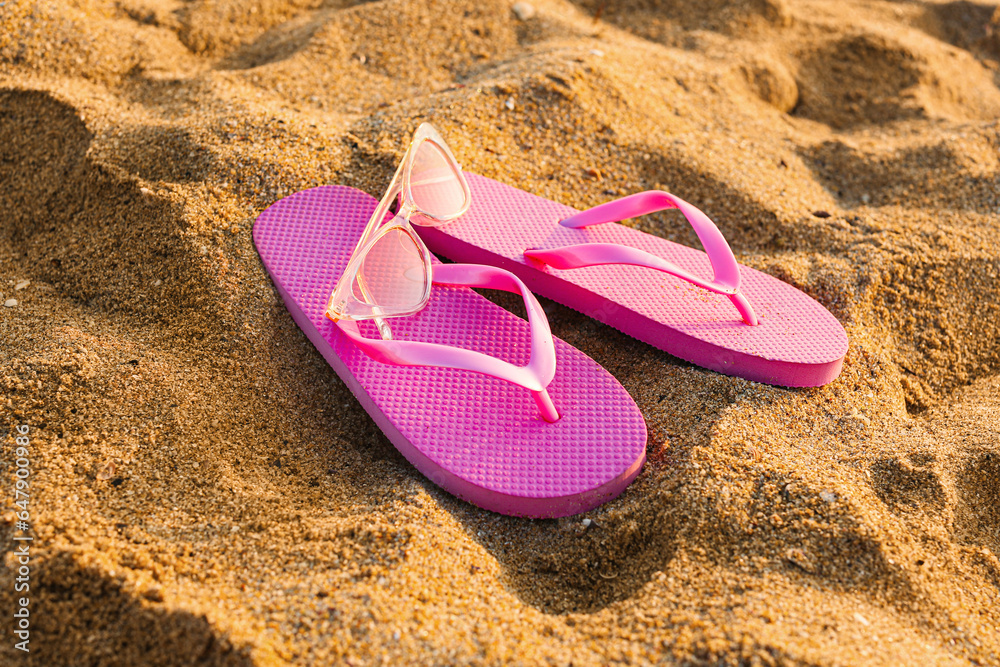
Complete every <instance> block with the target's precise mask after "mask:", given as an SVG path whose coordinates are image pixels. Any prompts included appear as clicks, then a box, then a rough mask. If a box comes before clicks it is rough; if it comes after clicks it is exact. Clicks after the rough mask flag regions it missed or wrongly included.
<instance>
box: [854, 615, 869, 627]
mask: <svg viewBox="0 0 1000 667" xmlns="http://www.w3.org/2000/svg"><path fill="white" fill-rule="evenodd" d="M854 620H855V621H857V622H858V623H860V624H861V625H863V626H865V627H868V626H869V625H871V622H869V620H868V619H867V618H865V617H864V616H862V615H861V614H859V613H858V612H854Z"/></svg>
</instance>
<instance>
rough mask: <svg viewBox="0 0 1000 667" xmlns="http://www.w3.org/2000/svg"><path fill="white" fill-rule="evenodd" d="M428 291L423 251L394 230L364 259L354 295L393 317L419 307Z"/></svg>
mask: <svg viewBox="0 0 1000 667" xmlns="http://www.w3.org/2000/svg"><path fill="white" fill-rule="evenodd" d="M426 288H427V282H426V276H425V274H424V260H423V258H422V257H421V254H420V249H419V248H418V247H417V244H416V243H415V242H414V240H413V239H412V238H411V237H410V235H409V234H407V233H406V232H404V231H403V230H401V229H391V230H389V231H388V232H386V233H385V234H384V235H383V236H382V237H381V238H379V240H378V241H376V242H375V244H374V245H373V246H372V247H371V248H370V249H369V250H368V253H367V254H366V255H365V258H364V261H363V262H362V264H361V270H360V271H359V272H358V279H357V280H356V282H355V285H354V293H355V297H357V298H358V299H359V300H361V301H364V302H366V303H368V304H371V305H373V306H378V307H380V308H383V309H385V311H386V312H389V313H391V312H398V311H405V310H408V309H411V308H415V307H417V306H418V305H420V301H421V300H422V299H423V298H424V296H425V294H426Z"/></svg>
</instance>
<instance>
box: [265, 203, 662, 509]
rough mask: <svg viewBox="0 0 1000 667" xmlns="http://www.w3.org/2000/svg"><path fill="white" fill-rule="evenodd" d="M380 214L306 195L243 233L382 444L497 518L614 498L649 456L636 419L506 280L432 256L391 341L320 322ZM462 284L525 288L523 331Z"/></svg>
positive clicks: (605, 376) (619, 393)
mask: <svg viewBox="0 0 1000 667" xmlns="http://www.w3.org/2000/svg"><path fill="white" fill-rule="evenodd" d="M378 205H380V204H379V202H378V201H377V200H375V199H374V198H373V197H371V196H370V195H368V194H366V193H363V192H360V191H358V190H354V189H352V188H347V187H342V186H323V187H318V188H313V189H310V190H305V191H303V192H299V193H296V194H294V195H292V196H290V197H287V198H285V199H282V200H280V201H278V202H276V203H275V204H273V205H272V206H271V207H269V208H268V209H267V210H266V211H264V212H263V213H261V215H260V217H258V218H257V222H256V224H255V225H254V228H253V236H254V241H255V243H256V245H257V250H258V252H259V253H260V256H261V259H262V260H263V262H264V265H265V266H266V267H267V269H268V271H269V272H270V274H271V277H272V278H273V280H274V284H275V285H276V287H277V288H278V291H279V293H280V294H281V296H282V298H283V299H284V301H285V304H286V305H287V307H288V310H289V311H290V312H291V314H292V317H293V318H294V319H295V321H296V322H297V323H298V325H299V326H300V327H301V328H302V330H303V331H304V332H305V333H306V335H307V336H308V337H309V339H310V340H311V341H312V342H313V344H314V345H315V346H316V348H317V349H318V350H319V351H320V352H321V353H322V354H323V356H324V357H325V358H326V360H327V361H328V362H329V363H330V365H331V366H332V367H333V368H334V370H335V371H336V372H337V374H338V375H339V376H340V378H341V379H342V380H343V381H344V382H345V383H346V384H347V386H348V387H349V388H350V389H351V391H352V392H353V393H354V395H355V396H356V397H357V399H358V400H359V401H360V402H361V404H362V405H363V406H364V408H365V409H366V410H367V411H368V413H369V414H370V415H371V416H372V418H373V419H374V420H375V423H376V424H378V426H379V428H381V429H382V431H383V432H384V433H385V434H386V436H387V437H388V438H389V440H390V441H391V442H392V443H393V444H394V445H395V446H396V448H397V449H399V451H400V452H401V453H402V454H403V456H405V457H406V458H407V460H409V461H410V463H412V464H413V465H414V466H415V467H416V468H417V469H418V470H419V471H420V472H422V473H423V474H424V475H426V476H427V477H428V478H429V479H431V480H432V481H433V482H434V483H436V484H438V485H439V486H441V487H442V488H444V489H445V490H447V491H449V492H450V493H452V494H454V495H456V496H458V497H459V498H462V499H464V500H467V501H469V502H471V503H474V504H476V505H478V506H480V507H483V508H485V509H489V510H493V511H496V512H501V513H504V514H513V515H520V516H529V517H558V516H566V515H570V514H576V513H578V512H583V511H586V510H588V509H591V508H593V507H596V506H597V505H600V504H601V503H604V502H606V501H608V500H610V499H612V498H614V497H615V496H617V495H618V494H619V493H621V492H622V491H623V490H624V489H625V487H626V486H628V484H629V483H630V482H631V481H632V480H633V479H634V478H635V476H636V475H638V473H639V470H640V469H641V468H642V465H643V462H644V461H645V458H646V455H645V451H646V449H645V446H646V426H645V422H644V421H643V418H642V414H641V413H640V412H639V409H638V408H637V407H636V405H635V402H634V401H633V400H632V398H631V397H630V396H629V394H628V392H626V391H625V389H624V388H623V387H622V386H621V385H620V384H619V383H618V381H617V380H615V378H614V377H613V376H611V375H610V374H609V373H608V372H607V371H605V370H604V369H603V368H601V367H600V366H599V365H598V364H597V363H596V362H595V361H593V360H592V359H590V358H589V357H588V356H586V355H585V354H583V353H582V352H580V351H579V350H577V349H575V348H573V347H571V346H570V345H568V344H567V343H565V342H563V341H561V340H558V339H555V338H553V337H552V335H551V333H549V330H548V323H547V322H546V321H545V316H544V313H543V311H542V310H541V307H540V306H539V305H538V302H537V301H536V300H535V299H534V297H533V296H531V294H530V292H528V291H527V288H526V287H525V286H524V284H523V283H522V282H521V281H520V280H519V279H518V278H516V277H515V276H513V275H511V274H510V273H508V272H506V271H503V270H500V269H496V268H493V267H484V266H471V265H461V264H453V265H442V264H440V263H438V262H437V261H436V260H432V261H431V263H430V268H431V273H432V276H433V282H434V283H435V286H434V287H433V289H432V290H430V295H429V300H428V301H427V305H426V306H425V307H423V308H422V309H421V310H419V312H416V313H414V314H411V315H407V316H403V317H397V318H396V319H393V320H392V331H391V336H390V339H389V340H383V338H385V336H382V338H380V336H379V332H380V331H381V330H380V329H379V326H380V325H378V324H376V323H375V322H373V321H372V320H366V321H350V322H347V321H338V322H336V323H335V322H333V321H331V319H330V318H329V317H327V315H326V314H327V313H328V312H329V310H328V308H329V307H330V306H329V303H328V299H329V298H330V294H331V290H332V289H333V287H334V285H335V283H337V281H338V278H339V277H340V276H342V275H344V274H345V271H348V270H349V269H350V267H349V266H348V263H349V260H351V258H352V251H354V250H355V247H356V244H358V239H359V238H362V234H367V231H366V222H368V220H369V218H371V217H373V212H374V211H375V209H376V206H378ZM391 217H392V215H391V214H390V213H386V214H385V219H386V220H389V218H391ZM373 219H374V218H373ZM400 238H403V237H402V236H401V237H400ZM414 238H416V237H414ZM396 250H397V251H398V248H396ZM428 257H429V254H428ZM456 285H462V286H456ZM468 286H482V287H491V288H499V289H506V290H508V291H514V292H521V294H522V295H523V297H524V300H525V305H526V307H527V309H528V313H529V322H525V321H524V320H522V319H520V318H518V317H516V316H514V315H512V314H510V313H508V312H507V311H506V310H504V309H502V308H500V307H498V306H496V305H494V304H493V303H491V302H490V301H488V300H486V299H485V298H483V297H481V296H480V295H478V294H476V293H475V292H473V291H472V290H471V289H469V287H468ZM484 355H485V356H484ZM490 358H491V359H490ZM501 359H506V360H508V361H507V362H504V361H500V360H501ZM508 362H509V363H508ZM470 369H475V370H470ZM496 376H500V377H503V378H504V379H500V377H496ZM533 399H534V400H533ZM547 406H548V407H547ZM548 408H554V410H555V411H557V412H558V415H555V416H557V417H558V419H557V420H556V421H555V422H549V421H546V418H543V417H548V416H549V415H548V414H547V412H546V410H547V409H548ZM552 418H554V417H552Z"/></svg>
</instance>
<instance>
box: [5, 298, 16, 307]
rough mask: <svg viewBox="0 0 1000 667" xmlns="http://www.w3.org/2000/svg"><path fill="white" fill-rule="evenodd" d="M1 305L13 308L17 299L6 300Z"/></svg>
mask: <svg viewBox="0 0 1000 667" xmlns="http://www.w3.org/2000/svg"><path fill="white" fill-rule="evenodd" d="M3 305H5V306H7V307H8V308H13V307H14V306H16V305H17V299H7V300H6V301H4V302H3Z"/></svg>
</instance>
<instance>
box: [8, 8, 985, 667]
mask: <svg viewBox="0 0 1000 667" xmlns="http://www.w3.org/2000/svg"><path fill="white" fill-rule="evenodd" d="M532 5H533V8H534V9H535V14H534V15H533V16H532V17H530V18H518V16H517V15H516V14H515V12H514V11H513V10H512V3H510V2H507V1H505V0H480V1H478V2H472V1H471V0H455V1H453V2H445V1H444V0H434V1H433V2H408V1H404V0H381V1H378V2H366V3H361V2H349V1H343V2H340V1H325V2H324V1H322V0H266V1H260V2H255V3H242V2H208V1H201V0H199V1H196V2H177V1H175V0H121V1H120V2H105V1H104V0H85V1H82V2H77V3H71V4H70V5H65V4H56V3H50V2H18V3H11V2H8V3H5V4H2V5H0V182H2V183H3V184H4V188H3V189H2V190H0V216H2V222H0V303H3V302H4V301H6V300H7V299H11V298H14V299H16V301H17V305H16V306H10V307H0V340H2V342H0V386H2V387H3V392H2V393H0V406H3V409H2V410H0V442H3V443H4V447H6V448H7V450H6V451H8V452H9V451H12V450H11V449H10V448H11V447H12V445H13V434H14V431H13V429H14V427H15V426H17V425H19V424H25V423H26V424H28V425H29V426H30V427H31V429H32V431H31V442H32V445H31V465H32V478H31V483H32V491H33V495H32V500H31V502H32V517H33V518H32V530H33V535H34V537H35V541H34V542H33V543H32V544H33V550H34V551H33V556H32V558H33V559H34V560H33V565H32V568H33V569H32V575H31V576H32V582H31V585H32V590H31V600H32V602H31V604H32V607H31V613H32V619H33V620H32V623H33V625H32V629H33V634H32V652H31V654H30V655H28V656H22V655H21V654H20V652H16V655H17V656H18V657H17V659H22V660H23V659H26V660H27V664H37V665H55V664H77V663H87V664H120V665H139V664H143V665H172V664H177V665H182V664H183V665H188V664H232V665H251V664H260V665H272V664H273V665H280V664H379V663H380V662H386V663H389V664H439V663H440V664H511V663H523V664H547V663H554V664H570V663H572V664H576V665H589V664H607V663H611V662H632V663H636V664H650V663H664V662H666V663H675V662H676V663H678V664H748V665H772V664H824V665H825V664H887V665H888V664H956V665H973V664H979V665H982V664H994V663H997V662H998V660H1000V657H998V656H1000V615H998V612H997V609H998V608H1000V606H998V604H997V602H998V599H1000V561H998V559H997V555H998V553H1000V532H998V526H1000V514H998V511H997V508H998V507H1000V463H998V462H1000V445H998V443H1000V399H998V396H1000V379H998V378H1000V375H998V373H1000V370H998V369H1000V304H998V301H997V298H996V296H997V292H998V285H1000V259H998V252H997V248H998V247H1000V195H998V192H1000V181H998V178H1000V177H998V174H1000V160H998V157H997V156H998V154H1000V153H998V151H1000V125H998V122H997V118H998V116H1000V89H998V87H997V83H998V75H997V72H998V68H1000V66H998V63H997V58H998V54H1000V48H998V46H997V43H996V39H997V37H996V35H997V34H998V32H997V22H998V19H997V15H996V11H997V10H996V6H995V4H994V5H988V4H981V3H972V2H950V3H937V2H936V3H922V4H919V5H917V4H902V3H881V2H878V3H876V2H867V1H864V2H857V3H850V4H849V5H842V4H840V3H820V2H814V1H811V0H788V1H787V2H775V1H773V0H743V1H737V0H713V1H712V2H710V3H700V4H698V3H682V2H673V1H671V2H651V1H645V0H635V1H634V2H631V1H630V2H624V3H604V2H598V1H597V0H586V1H580V2H569V1H568V0H536V1H535V2H533V3H532ZM522 15H523V12H522ZM421 120H429V121H431V122H433V123H434V124H435V125H437V126H438V127H439V128H440V129H441V130H442V132H443V133H444V135H445V136H446V137H447V138H448V140H449V142H450V144H451V145H452V147H453V149H454V150H455V152H456V154H457V155H458V157H459V159H460V161H461V162H462V164H463V165H464V166H465V168H466V169H468V170H469V171H472V172H476V173H480V174H484V175H487V176H491V177H493V178H497V179H499V180H502V181H505V182H508V183H511V184H514V185H516V186H518V187H521V188H523V189H526V190H529V191H532V192H536V193H538V194H542V195H544V196H547V197H550V198H552V199H555V200H558V201H562V202H565V203H567V204H571V205H574V206H578V207H583V206H587V205H592V204H597V203H600V202H602V201H605V200H607V199H609V198H611V197H615V196H619V195H623V194H627V193H631V192H636V191H639V190H643V189H648V188H655V187H659V188H664V189H667V190H670V191H672V192H675V193H676V194H678V195H680V196H681V197H684V198H685V199H688V200H689V201H692V202H694V203H695V204H697V205H698V206H700V207H701V208H703V209H704V210H705V211H706V212H708V213H709V214H710V215H711V216H712V217H713V218H714V219H715V220H716V221H717V222H718V224H719V226H720V228H721V229H722V230H723V232H724V233H725V234H726V235H727V237H728V238H729V239H730V240H731V242H732V245H733V248H734V250H735V252H736V254H737V255H738V256H739V259H740V260H741V261H742V262H744V263H747V264H749V265H751V266H754V267H756V268H759V269H761V270H764V271H767V272H769V273H771V274H772V275H775V276H777V277H779V278H781V279H783V280H786V281H788V282H790V283H792V284H794V285H796V286H798V287H799V288H800V289H803V290H804V291H806V292H808V293H809V294H812V295H813V296H815V297H816V298H817V299H819V300H820V301H821V302H823V303H824V304H825V305H826V306H827V307H828V308H829V309H830V310H831V311H832V312H833V313H834V314H835V315H836V316H837V317H838V318H840V320H841V321H842V322H843V323H844V324H845V327H846V328H847V330H848V333H849V336H850V339H851V348H850V352H849V354H848V357H847V360H846V364H845V368H844V372H843V375H842V376H841V377H840V378H839V379H838V380H837V381H836V382H834V383H832V384H831V385H829V386H827V387H824V388H819V389H811V390H787V389H781V388H776V387H768V386H764V385H758V384H754V383H750V382H746V381H743V380H738V379H734V378H730V377H726V376H721V375H717V374H713V373H709V372H706V371H703V370H701V369H699V368H696V367H693V366H691V365H689V364H685V363H683V362H679V361H678V360H676V359H674V358H671V357H669V356H668V355H666V354H664V353H661V352H659V351H657V350H654V349H652V348H650V347H648V346H646V345H643V344H640V343H638V342H636V341H634V340H631V339H629V338H627V337H625V336H623V335H621V334H619V333H617V332H616V331H614V330H611V329H609V328H607V327H604V326H602V325H599V324H597V323H595V322H594V321H592V320H589V319H587V318H585V317H583V316H581V315H579V314H577V313H575V312H572V311H570V310H568V309H566V308H562V307H560V306H558V305H555V304H552V303H546V304H545V305H546V309H547V312H548V313H549V317H550V320H551V324H552V328H553V331H554V333H555V334H556V335H558V336H559V337H561V338H563V339H565V340H567V341H568V342H570V343H571V344H573V345H575V346H577V347H579V348H580V349H582V350H583V351H585V352H586V353H588V354H590V355H591V356H592V357H594V358H595V359H596V360H597V361H598V362H600V363H601V364H602V365H604V366H605V367H606V368H607V369H608V370H609V371H610V372H611V373H613V374H614V375H615V376H616V377H617V378H618V379H619V380H620V381H621V382H622V383H623V384H624V385H625V387H626V388H627V389H628V390H629V391H630V392H631V393H632V395H633V396H634V397H635V399H636V401H637V403H638V404H639V406H640V408H641V409H642V411H643V414H644V415H645V417H646V420H647V424H648V426H649V432H650V444H649V451H648V457H649V463H648V464H647V466H646V468H645V470H644V472H643V473H642V475H640V477H639V478H638V479H637V481H636V482H635V483H634V484H633V485H632V486H631V487H630V488H629V489H628V490H627V491H626V493H625V494H624V495H622V496H621V497H620V498H619V499H617V500H615V501H614V502H612V503H609V504H608V505H606V506H604V507H602V508H600V509H599V510H596V511H594V512H592V513H590V514H589V515H588V516H587V517H586V518H589V519H590V520H591V522H590V523H589V524H585V523H584V522H583V521H582V519H583V518H584V517H575V518H571V519H565V520H560V521H526V520H521V519H514V518H510V517H502V516H499V515H495V514H490V513H486V512H483V511H480V510H478V509H476V508H474V507H471V506H469V505H467V504H465V503H462V502H460V501H458V500H456V499H454V498H452V497H450V496H448V495H447V494H444V493H442V492H441V491H439V490H438V489H437V488H436V487H434V486H433V485H432V484H431V483H430V482H428V481H426V480H424V479H423V478H422V477H421V476H420V475H419V473H416V472H415V471H414V469H413V468H412V467H410V466H409V465H408V464H407V463H406V462H405V460H404V459H403V458H402V457H401V456H400V455H399V454H398V453H397V452H396V450H395V449H394V448H393V447H392V446H391V444H390V443H389V442H388V441H387V440H386V439H385V438H384V436H382V434H381V433H380V432H379V430H378V428H377V427H376V426H375V425H374V423H373V422H372V421H371V420H370V419H369V418H368V416H367V415H366V414H365V413H364V411H363V410H362V409H361V408H360V407H359V406H358V404H357V402H356V401H355V400H354V399H353V397H352V396H351V394H350V392H349V391H348V390H347V388H346V387H345V386H344V385H343V384H342V383H341V382H340V381H339V380H338V379H337V377H336V375H335V374H334V373H333V371H332V370H331V369H330V368H329V366H328V365H327V364H326V362H325V361H324V360H323V359H322V357H320V355H318V354H317V353H316V352H315V350H314V349H313V348H312V347H311V345H310V344H309V343H308V341H307V339H306V338H305V336H304V335H302V333H301V332H300V331H299V330H298V328H297V327H296V326H295V324H294V322H292V320H291V318H290V317H289V316H288V314H287V311H286V310H285V308H284V306H283V305H282V304H281V302H280V299H279V298H278V296H277V294H276V292H275V290H274V288H273V286H272V284H271V282H270V280H269V279H268V277H267V274H266V272H265V270H264V269H263V267H262V266H261V264H260V261H259V259H258V257H257V254H256V252H255V250H254V247H253V243H252V240H251V236H250V230H251V227H252V223H253V220H254V219H255V217H256V216H257V214H259V212H260V211H261V210H263V208H264V207H266V206H268V205H269V204H271V203H272V202H274V201H275V200H277V199H279V198H280V197H283V196H286V195H288V194H291V193H292V192H295V191H297V190H300V189H303V188H307V187H312V186H316V185H320V184H324V183H341V184H345V185H350V186H353V187H357V188H360V189H363V190H365V191H368V192H371V193H374V194H379V193H381V191H382V189H383V188H384V187H385V185H386V184H387V182H388V180H389V178H390V177H391V175H392V172H393V170H394V168H395V166H396V163H397V161H398V159H399V156H400V155H401V153H402V151H403V150H404V148H405V138H406V137H407V136H408V134H409V133H410V132H411V131H412V130H413V129H414V128H415V126H416V125H417V123H419V122H420V121H421ZM627 224H631V225H634V226H636V227H639V228H641V229H643V230H645V231H647V232H649V233H653V234H658V235H661V236H663V237H665V238H669V239H673V240H676V241H678V242H682V243H687V244H691V245H697V238H696V237H695V236H694V234H693V233H692V232H691V230H690V229H689V228H688V227H687V226H686V225H685V224H684V223H683V221H682V220H681V219H680V218H679V217H678V216H677V215H675V214H673V213H671V212H665V213H661V214H656V215H651V216H647V217H645V218H643V219H640V220H633V221H628V223H627ZM25 280H27V281H30V282H29V283H28V284H27V285H25V284H24V282H23V281H25ZM18 285H20V288H19V287H18ZM490 297H491V298H494V299H496V301H497V302H498V303H500V304H501V305H503V306H505V307H508V308H510V309H512V310H515V311H517V309H518V308H519V306H518V305H517V301H518V299H517V298H516V297H512V296H510V297H508V296H505V295H500V296H496V295H490ZM7 470H8V476H7V477H5V479H6V480H7V481H6V482H5V483H4V484H5V485H4V489H6V491H5V494H7V495H6V496H5V497H6V499H7V500H6V502H7V505H6V506H5V507H4V508H2V510H0V533H3V536H5V539H6V540H7V541H6V543H7V544H8V545H10V544H13V542H12V541H11V540H10V536H11V535H13V534H14V533H15V523H14V522H15V515H14V514H13V510H14V509H16V508H15V507H14V506H13V505H12V504H11V503H12V502H13V496H12V495H11V493H12V492H11V491H10V489H12V488H13V487H12V486H11V484H10V482H11V478H10V477H9V471H10V468H7ZM10 549H11V547H8V548H7V553H6V556H5V557H6V560H5V568H4V569H3V570H0V607H2V608H4V609H11V608H13V605H14V600H13V599H12V598H13V595H14V593H13V591H14V588H13V577H14V576H15V575H14V572H15V570H14V562H15V561H14V560H13V558H14V557H13V554H11V553H10ZM36 640H37V649H36ZM0 654H2V655H3V656H4V658H5V659H7V660H8V661H13V660H15V658H14V657H13V656H14V655H15V649H13V648H12V647H11V646H10V644H9V643H8V644H7V645H4V646H3V647H0Z"/></svg>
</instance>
